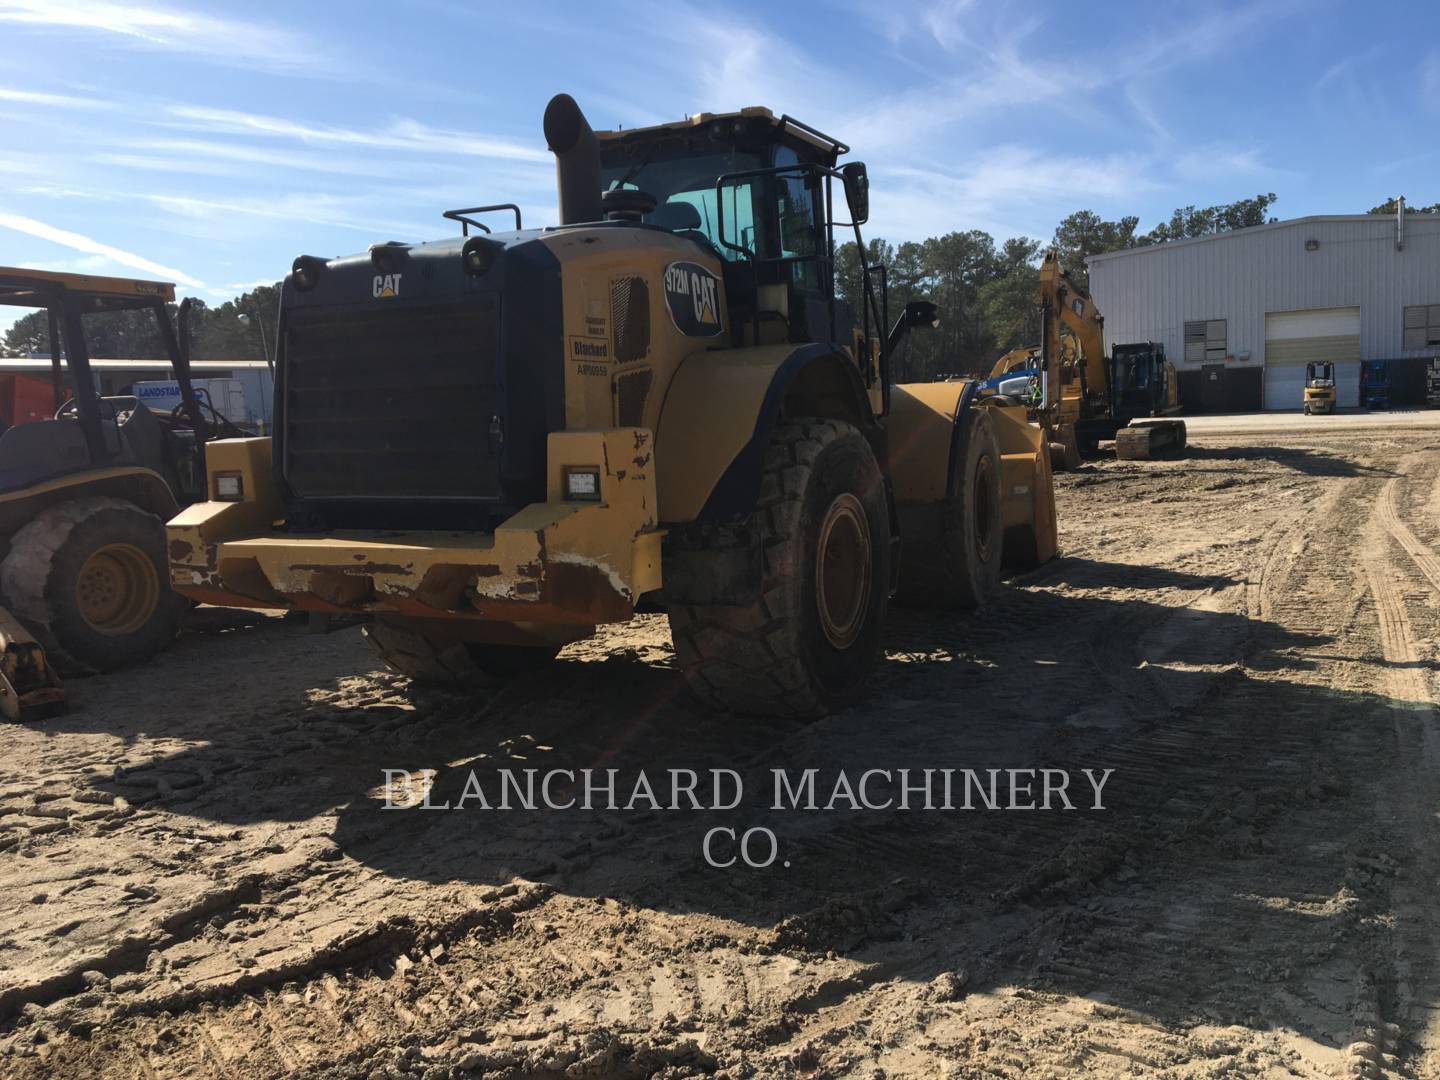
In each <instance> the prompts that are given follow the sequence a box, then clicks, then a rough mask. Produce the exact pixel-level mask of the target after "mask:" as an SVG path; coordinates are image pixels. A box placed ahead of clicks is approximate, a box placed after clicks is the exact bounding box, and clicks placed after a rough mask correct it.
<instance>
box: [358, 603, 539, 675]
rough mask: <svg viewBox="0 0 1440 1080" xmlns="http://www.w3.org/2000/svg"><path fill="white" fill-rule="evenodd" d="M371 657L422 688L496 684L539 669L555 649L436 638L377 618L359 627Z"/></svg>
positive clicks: (400, 624)
mask: <svg viewBox="0 0 1440 1080" xmlns="http://www.w3.org/2000/svg"><path fill="white" fill-rule="evenodd" d="M363 633H364V635H365V640H366V641H368V642H369V643H370V648H371V649H373V650H374V652H375V655H376V656H378V657H379V658H380V659H381V660H383V661H384V662H385V663H386V664H388V665H389V666H390V667H392V668H394V669H395V670H396V671H398V672H399V673H400V674H401V675H404V676H407V677H408V678H410V679H411V680H413V681H414V682H417V683H423V684H425V685H427V686H473V687H483V686H499V685H501V684H502V683H505V682H508V681H509V680H511V679H514V678H517V677H518V676H520V675H523V674H525V673H526V672H527V671H533V670H534V669H536V668H538V667H543V666H544V665H545V664H548V663H549V662H550V661H551V660H553V659H555V654H556V653H558V652H559V651H560V650H559V648H558V647H553V648H552V647H546V646H534V647H529V646H521V645H484V644H478V643H474V642H464V641H439V640H436V639H434V638H429V637H426V636H425V635H424V634H421V633H420V632H419V631H417V630H415V629H413V628H411V627H409V626H405V625H404V624H402V623H397V622H389V621H386V620H384V619H376V620H375V621H374V622H373V623H371V624H370V625H369V626H367V627H365V628H364V631H363Z"/></svg>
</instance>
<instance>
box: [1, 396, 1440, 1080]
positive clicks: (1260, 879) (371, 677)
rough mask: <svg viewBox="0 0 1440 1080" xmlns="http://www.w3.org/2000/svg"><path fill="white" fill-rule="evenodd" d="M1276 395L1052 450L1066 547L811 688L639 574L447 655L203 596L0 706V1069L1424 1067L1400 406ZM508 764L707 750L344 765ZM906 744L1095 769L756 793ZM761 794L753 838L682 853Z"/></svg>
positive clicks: (1432, 819)
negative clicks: (870, 804)
mask: <svg viewBox="0 0 1440 1080" xmlns="http://www.w3.org/2000/svg"><path fill="white" fill-rule="evenodd" d="M1284 419H1285V421H1286V422H1284V423H1278V422H1272V421H1270V420H1267V419H1259V420H1254V421H1250V422H1249V430H1243V428H1244V427H1245V425H1239V426H1238V427H1237V425H1235V424H1233V423H1232V424H1231V425H1230V427H1228V428H1221V429H1214V430H1206V429H1205V428H1204V426H1203V425H1197V426H1196V429H1195V430H1194V432H1193V433H1192V443H1193V445H1192V447H1191V449H1190V451H1189V452H1188V454H1187V455H1186V457H1185V458H1184V459H1183V460H1178V461H1169V462H1115V461H1113V460H1112V461H1102V462H1099V463H1096V464H1092V465H1089V466H1087V467H1085V468H1084V469H1082V470H1081V471H1079V472H1077V473H1073V474H1069V475H1064V476H1061V477H1060V478H1059V479H1058V481H1057V486H1058V488H1059V500H1060V520H1061V540H1062V544H1063V547H1064V557H1063V558H1062V559H1060V560H1059V561H1057V562H1055V563H1053V564H1052V565H1049V566H1047V567H1045V568H1043V569H1042V570H1040V571H1039V572H1036V573H1034V574H1031V575H1029V576H1027V577H1025V578H1022V579H1020V580H1017V581H1014V582H1012V583H1011V584H1010V585H1009V586H1008V587H1007V588H1006V589H1005V590H1004V592H1003V595H1002V597H1001V598H1000V600H999V601H998V602H997V603H996V604H994V605H993V606H992V607H991V608H989V609H987V610H985V611H984V612H983V613H981V614H979V615H978V616H974V617H960V616H947V615H937V614H929V613H918V612H913V611H902V610H896V611H894V612H892V618H891V629H890V634H889V644H888V649H887V657H886V659H885V662H884V663H883V664H882V665H881V666H880V670H879V671H878V672H877V674H876V677H875V678H874V680H873V687H872V691H871V693H870V696H869V698H868V700H867V701H866V702H865V703H864V704H862V705H861V706H859V707H856V708H853V709H851V710H849V711H847V712H845V713H843V714H840V715H836V716H832V717H830V718H828V719H826V720H823V721H820V722H816V723H775V722H762V721H754V720H743V719H736V718H732V717H727V716H719V715H714V714H710V713H706V712H705V711H703V710H702V709H700V708H699V707H698V706H696V705H694V704H692V703H691V702H690V701H689V700H688V698H687V697H686V695H685V693H684V691H683V689H682V687H681V685H680V683H679V679H678V676H677V673H676V672H675V670H674V668H673V654H672V652H671V650H670V647H669V642H668V637H667V634H666V630H665V624H664V620H663V618H661V617H658V616H649V617H646V618H644V619H642V620H640V621H638V622H637V623H634V624H632V625H630V626H627V627H624V628H617V629H613V630H610V631H608V632H606V633H605V634H603V635H602V636H601V637H599V638H598V639H596V640H595V641H592V642H587V643H584V644H581V645H576V646H572V647H570V648H569V649H567V650H566V651H565V652H564V653H562V655H561V659H560V661H559V662H557V664H556V665H555V667H554V668H553V669H552V670H551V671H549V672H547V673H545V674H541V675H534V676H530V677H528V678H527V679H526V680H524V681H521V682H519V683H516V684H514V685H511V686H509V687H506V688H505V689H503V690H501V691H498V692H495V693H493V694H491V695H490V696H471V697H466V696H456V695H448V694H436V693H433V692H429V693H421V692H417V691H416V690H415V689H412V688H411V687H410V686H409V684H408V683H407V682H406V680H404V679H402V678H400V677H399V676H396V675H392V674H388V673H386V672H384V671H383V670H380V669H378V668H377V665H376V663H375V662H374V661H373V660H372V659H371V657H370V654H369V652H368V650H367V648H366V647H365V645H364V643H363V641H362V640H361V639H360V635H359V632H358V630H356V629H353V628H352V629H348V630H344V631H338V632H335V633H332V634H328V635H314V634H309V633H307V631H306V628H305V627H304V626H303V625H300V624H297V623H295V622H287V621H284V620H282V619H279V618H275V617H271V616H265V615H260V614H252V613H235V612H222V611H209V610H204V609H202V610H201V611H199V612H197V613H196V620H195V625H194V626H193V627H192V628H191V629H190V630H189V631H187V632H186V633H185V634H184V635H183V636H182V638H181V640H180V641H179V642H178V643H177V645H176V647H175V648H174V649H172V650H171V651H170V652H169V653H167V654H166V655H165V656H163V657H161V658H160V659H159V660H158V661H157V662H155V663H153V664H151V665H149V666H147V667H146V668H144V669H142V670H138V671H132V672H127V673H123V674H116V675H111V676H107V677H103V678H97V679H91V680H86V681H76V682H74V683H73V684H72V698H73V703H74V704H73V709H72V711H71V713H70V714H69V715H68V716H66V717H63V718H61V719H58V720H55V721H51V722H48V723H45V724H43V725H41V726H36V727H31V728H16V727H11V728H7V729H4V730H3V731H0V739H3V745H4V753H3V755H0V1074H3V1075H5V1076H13V1077H42V1076H44V1077H54V1076H85V1077H92V1076H99V1075H105V1076H123V1077H172V1076H187V1077H188V1076H193V1077H208V1076H225V1077H234V1078H252V1077H280V1076H297V1075H316V1076H324V1077H351V1076H382V1077H388V1076H424V1077H432V1078H433V1077H451V1076H484V1077H486V1078H497V1077H505V1078H510V1080H538V1078H558V1077H580V1076H585V1077H640V1076H661V1077H689V1076H701V1075H715V1076H726V1077H770V1076H780V1077H784V1076H793V1077H811V1078H819V1077H837V1078H838V1077H865V1078H879V1077H912V1076H918V1077H972V1076H973V1077H978V1076H1010V1077H1045V1076H1050V1077H1058V1076H1078V1075H1086V1076H1090V1075H1096V1076H1122V1075H1123V1076H1139V1075H1144V1076H1170V1077H1211V1076H1213V1077H1232V1076H1243V1077H1280V1076H1298V1077H1308V1076H1325V1077H1335V1076H1351V1077H1378V1076H1382V1075H1383V1076H1386V1077H1440V901H1437V884H1440V882H1437V874H1440V845H1437V837H1436V831H1437V825H1440V822H1437V811H1440V805H1437V800H1440V726H1437V722H1440V716H1437V686H1440V681H1437V675H1436V669H1437V664H1440V414H1434V413H1431V414H1424V413H1417V414H1411V415H1410V418H1409V419H1406V420H1402V421H1400V422H1397V423H1394V424H1390V425H1389V426H1383V427H1374V426H1372V427H1364V426H1357V425H1355V424H1353V423H1349V424H1330V423H1328V422H1327V421H1328V419H1329V418H1324V417H1319V418H1314V419H1313V421H1311V422H1307V423H1296V422H1295V420H1296V418H1293V417H1291V418H1284ZM504 767H508V768H511V769H514V770H520V769H524V768H535V769H538V770H540V771H541V772H542V773H543V772H545V771H547V770H550V769H580V768H587V767H589V768H594V769H606V768H615V769H618V770H620V776H621V778H622V795H621V797H622V798H624V797H625V796H624V791H625V785H626V784H628V782H629V778H633V777H634V775H635V773H636V771H637V770H639V769H641V768H643V769H645V770H646V773H647V776H649V777H650V778H652V779H654V778H659V777H663V776H664V775H665V773H664V770H665V769H667V768H670V767H676V768H681V767H684V768H690V769H695V770H699V771H703V770H706V769H709V768H733V769H735V770H736V771H737V772H739V773H740V774H742V776H743V777H744V778H745V780H746V785H747V787H746V792H747V794H746V798H745V800H744V802H742V804H741V805H740V806H739V807H738V808H737V809H735V810H733V811H728V812H723V811H710V810H705V811H692V810H675V811H672V810H658V811H657V810H653V809H646V808H637V809H634V810H632V811H629V812H626V811H623V810H622V811H617V812H608V811H601V810H593V811H589V812H586V811H583V810H578V809H576V810H556V811H544V810H537V811H533V812H532V811H526V810H521V809H511V810H509V811H503V810H498V809H492V810H490V811H485V810H482V809H478V808H476V807H475V806H474V805H473V804H472V805H469V806H467V807H466V809H464V810H458V811H457V810H452V811H424V810H419V809H409V810H399V811H396V810H389V811H387V810H384V809H382V806H383V803H382V801H381V800H382V797H383V794H384V790H383V781H384V774H383V773H382V770H383V769H386V768H397V769H406V770H413V771H416V772H417V773H418V770H421V769H430V770H435V773H434V774H433V775H434V783H433V787H432V790H431V794H432V799H433V800H435V801H441V800H442V799H443V798H444V797H449V798H453V797H455V796H456V795H458V794H460V793H461V785H462V783H463V781H464V778H465V776H466V775H467V774H468V772H469V771H471V770H475V771H477V773H478V774H479V775H481V777H482V779H484V777H486V776H494V775H495V770H496V769H499V768H504ZM947 767H949V768H956V769H964V768H972V769H978V770H985V769H990V768H999V769H1025V768H1040V767H1046V768H1057V769H1058V768H1063V769H1068V770H1072V772H1074V773H1075V774H1077V775H1078V770H1080V769H1081V768H1087V767H1088V768H1091V769H1095V770H1103V769H1113V770H1114V773H1113V774H1112V775H1111V776H1110V779H1109V780H1108V782H1107V784H1106V786H1105V788H1104V799H1103V801H1104V805H1105V809H1104V810H1103V811H1101V810H1094V809H1091V808H1090V801H1089V799H1088V797H1086V798H1084V799H1077V800H1076V801H1077V802H1080V803H1081V804H1082V805H1081V806H1080V807H1078V808H1077V809H1076V810H1074V811H1064V810H1060V809H1059V808H1058V807H1057V808H1054V809H1052V810H1050V811H1044V810H1037V811H1029V812H1025V811H1004V810H995V811H991V810H986V809H983V808H976V809H972V810H970V811H963V810H954V811H944V810H938V809H937V810H933V811H925V810H921V809H911V810H909V811H904V810H898V809H893V810H888V811H852V810H848V809H841V808H836V809H834V810H828V811H827V810H824V809H820V810H815V811H803V810H801V811H784V812H776V811H771V810H769V809H768V808H767V805H768V802H769V784H768V779H767V776H768V773H769V770H771V769H773V768H785V769H788V770H791V773H790V775H792V776H798V775H799V772H800V770H803V769H806V768H815V769H818V770H819V776H820V777H821V785H820V786H821V790H822V794H821V800H822V802H823V801H824V794H823V793H824V791H826V790H828V785H829V780H830V778H833V777H834V776H835V774H836V772H837V771H838V770H841V769H843V770H846V772H847V775H849V776H850V777H851V778H852V779H853V778H855V777H858V776H859V774H860V773H861V772H863V771H864V770H866V769H871V768H879V769H899V768H909V769H911V770H913V771H916V772H918V771H919V770H923V769H925V768H935V769H942V768H947ZM487 786H488V782H487ZM412 794H413V791H412ZM665 797H667V798H668V793H667V794H666V795H665ZM759 826H763V827H767V828H770V829H772V830H773V832H774V834H775V836H776V838H777V841H778V845H779V857H778V858H777V861H776V862H775V863H774V864H773V865H771V866H769V867H768V868H765V869H750V868H746V867H745V866H743V865H742V864H739V863H737V864H736V865H734V866H732V867H729V868H726V869H718V868H712V867H710V866H708V865H707V864H706V862H705V860H704V859H703V858H702V856H701V842H702V839H703V837H704V836H705V834H706V831H707V830H708V829H710V828H712V827H728V828H734V829H737V830H744V829H746V828H750V827H759ZM760 851H761V854H762V855H763V845H762V846H761V848H760ZM721 853H722V854H726V855H728V854H729V853H730V851H729V850H728V849H723V850H722V851H721Z"/></svg>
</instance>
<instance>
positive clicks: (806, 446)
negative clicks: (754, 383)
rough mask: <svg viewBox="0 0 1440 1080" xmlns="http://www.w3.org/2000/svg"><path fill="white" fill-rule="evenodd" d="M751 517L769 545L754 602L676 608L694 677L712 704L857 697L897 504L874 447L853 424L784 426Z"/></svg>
mask: <svg viewBox="0 0 1440 1080" xmlns="http://www.w3.org/2000/svg"><path fill="white" fill-rule="evenodd" d="M763 469H764V472H763V476H762V479H761V488H760V499H759V502H758V504H757V505H756V508H755V510H754V512H753V513H752V514H751V515H750V519H749V522H748V528H750V529H751V530H753V531H754V533H755V534H756V535H757V536H758V539H759V543H760V546H761V549H762V551H763V552H764V569H763V572H762V584H761V589H760V594H759V596H758V597H757V598H756V599H755V600H754V601H752V602H751V603H748V604H683V605H682V604H677V605H672V606H670V607H669V608H668V609H667V614H668V616H669V620H670V634H671V637H672V639H673V640H674V642H675V652H676V655H677V657H678V658H679V661H680V668H681V670H682V671H683V672H684V674H685V678H686V681H687V682H688V683H689V685H690V687H691V689H692V690H693V691H694V692H695V694H696V695H697V696H698V697H699V698H700V699H701V700H702V701H704V702H705V703H706V704H708V705H710V706H712V707H714V708H718V709H723V710H729V711H733V712H739V713H751V714H759V715H769V716H818V715H823V714H824V713H826V712H829V711H831V710H834V709H837V708H841V707H843V706H845V705H847V704H849V703H850V702H852V701H854V700H855V699H856V698H857V697H858V696H859V694H860V691H861V689H862V687H863V686H864V683H865V679H866V677H867V676H868V675H869V672H870V669H871V667H872V666H873V664H874V662H875V658H876V656H877V655H878V654H879V651H880V636H881V633H882V632H883V628H884V625H885V609H886V604H887V600H888V593H889V561H890V559H889V551H890V515H889V510H888V507H887V505H886V498H885V484H884V479H883V477H882V476H881V474H880V468H879V466H878V465H877V464H876V461H875V455H874V452H873V451H872V450H871V449H870V444H869V443H868V442H867V441H866V440H865V437H864V436H863V435H861V434H860V432H859V430H857V429H856V428H855V427H854V426H853V425H851V424H847V423H844V422H842V421H839V420H821V419H805V420H796V421H789V422H783V423H780V424H777V425H776V428H775V433H774V435H773V436H772V438H771V442H770V447H769V449H768V450H767V451H766V454H765V461H764V465H763Z"/></svg>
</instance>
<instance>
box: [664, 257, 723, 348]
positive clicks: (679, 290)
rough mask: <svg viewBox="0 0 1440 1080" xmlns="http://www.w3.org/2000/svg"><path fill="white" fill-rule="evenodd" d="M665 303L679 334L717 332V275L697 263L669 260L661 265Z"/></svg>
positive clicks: (704, 335) (690, 335) (709, 334)
mask: <svg viewBox="0 0 1440 1080" xmlns="http://www.w3.org/2000/svg"><path fill="white" fill-rule="evenodd" d="M665 306H666V307H668V308H669V309H670V318H671V319H673V320H674V322H675V329H677V330H679V331H680V332H681V333H682V334H685V335H687V336H689V337H714V336H715V335H716V334H718V333H720V330H721V326H720V279H719V278H718V277H716V276H715V275H714V274H712V273H711V272H710V271H709V270H706V269H705V267H703V266H701V265H700V264H699V263H693V262H673V263H671V264H670V265H669V266H667V267H666V268H665Z"/></svg>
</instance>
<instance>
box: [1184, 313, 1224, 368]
mask: <svg viewBox="0 0 1440 1080" xmlns="http://www.w3.org/2000/svg"><path fill="white" fill-rule="evenodd" d="M1228 352H1229V350H1228V349H1227V348H1226V342H1225V320H1224V319H1194V320H1192V321H1190V322H1187V323H1186V324H1185V362H1186V363H1187V364H1223V363H1224V362H1225V357H1226V355H1227V354H1228Z"/></svg>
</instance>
